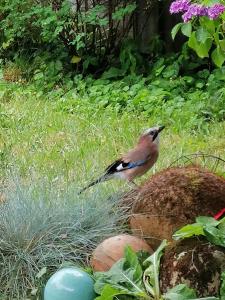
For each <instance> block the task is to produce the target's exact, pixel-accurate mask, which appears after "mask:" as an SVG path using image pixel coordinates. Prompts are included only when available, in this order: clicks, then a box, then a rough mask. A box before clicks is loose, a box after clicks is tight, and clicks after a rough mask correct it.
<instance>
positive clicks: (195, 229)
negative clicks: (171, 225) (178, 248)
mask: <svg viewBox="0 0 225 300" xmlns="http://www.w3.org/2000/svg"><path fill="white" fill-rule="evenodd" d="M194 235H204V232H203V226H202V224H198V223H194V224H189V225H186V226H184V227H182V228H181V229H179V230H178V231H176V232H175V233H174V234H173V239H174V240H179V239H184V238H188V237H191V236H194Z"/></svg>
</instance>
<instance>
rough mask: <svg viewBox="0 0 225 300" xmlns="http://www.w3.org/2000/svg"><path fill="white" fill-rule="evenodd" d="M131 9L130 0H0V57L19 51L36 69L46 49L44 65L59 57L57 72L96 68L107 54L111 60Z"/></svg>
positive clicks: (126, 32) (43, 58) (131, 2)
mask: <svg viewBox="0 0 225 300" xmlns="http://www.w3.org/2000/svg"><path fill="white" fill-rule="evenodd" d="M135 9H136V5H135V4H134V3H133V1H130V2H129V1H128V3H126V4H121V3H118V4H116V3H114V4H113V6H112V7H109V6H107V5H103V4H102V3H101V1H99V0H98V1H95V2H94V3H87V4H86V5H83V2H82V1H81V0H78V1H77V2H76V5H75V4H73V2H70V1H67V0H59V1H53V0H50V1H35V0H21V1H19V0H12V1H10V2H8V1H5V0H3V1H1V4H0V11H1V15H0V27H1V34H0V57H2V58H3V59H4V60H6V59H7V60H12V61H14V60H15V57H18V56H19V57H22V58H24V59H25V60H29V64H30V69H31V68H32V67H33V68H32V71H33V72H34V71H36V69H39V67H37V65H36V61H34V60H35V58H36V57H37V56H38V57H41V58H42V60H44V62H43V63H46V52H47V53H51V54H52V57H51V58H50V66H49V67H50V68H53V67H52V66H51V64H56V63H57V64H58V62H59V61H60V63H61V64H62V65H63V72H61V73H62V74H61V77H63V75H64V74H67V73H68V71H69V72H71V71H72V73H73V74H75V73H78V72H86V71H87V70H88V69H95V68H96V66H97V65H98V66H99V65H100V64H102V63H104V64H106V65H107V60H108V56H109V59H110V61H111V58H112V56H111V54H112V51H113V50H114V48H115V47H120V45H121V42H122V40H123V38H124V37H126V36H127V35H128V32H129V31H127V27H128V28H129V26H130V22H131V21H132V14H133V12H134V10H135ZM125 17H126V25H125V26H123V30H124V31H125V33H124V34H122V35H121V34H120V31H121V30H122V27H121V26H120V23H121V22H123V21H124V18H125ZM109 20H110V21H109ZM73 56H78V57H80V60H79V61H77V62H76V63H75V65H71V58H72V57H73ZM55 57H56V58H55ZM38 76H39V77H38V78H40V75H38ZM44 76H45V74H44ZM36 78H37V76H36ZM52 81H54V76H53V78H52ZM55 84H57V80H55Z"/></svg>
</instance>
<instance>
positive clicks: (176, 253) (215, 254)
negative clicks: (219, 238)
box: [160, 239, 225, 297]
mask: <svg viewBox="0 0 225 300" xmlns="http://www.w3.org/2000/svg"><path fill="white" fill-rule="evenodd" d="M224 269H225V251H224V249H223V248H220V247H217V246H214V245H212V244H210V243H208V242H207V241H205V240H197V239H186V240H183V241H181V242H177V243H175V242H174V243H173V244H172V245H171V246H169V247H167V248H166V251H165V254H164V255H163V258H162V263H161V269H160V284H161V289H162V291H163V292H166V291H167V290H168V289H169V288H172V287H174V286H175V285H177V284H180V283H186V284H187V285H188V286H189V287H191V288H194V289H195V290H196V291H197V293H198V296H201V297H204V296H217V295H218V293H219V288H220V275H221V271H222V270H224Z"/></svg>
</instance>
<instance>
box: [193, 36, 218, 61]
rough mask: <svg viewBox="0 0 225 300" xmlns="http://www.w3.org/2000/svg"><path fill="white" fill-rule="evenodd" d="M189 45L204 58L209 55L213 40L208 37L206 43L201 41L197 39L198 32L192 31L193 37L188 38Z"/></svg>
mask: <svg viewBox="0 0 225 300" xmlns="http://www.w3.org/2000/svg"><path fill="white" fill-rule="evenodd" d="M188 46H189V47H190V48H192V49H193V50H195V52H196V53H197V55H198V56H199V57H201V58H204V57H208V56H209V50H210V48H211V46H212V40H210V39H207V40H206V41H205V43H199V42H198V41H197V39H196V32H192V34H191V37H190V38H189V40H188Z"/></svg>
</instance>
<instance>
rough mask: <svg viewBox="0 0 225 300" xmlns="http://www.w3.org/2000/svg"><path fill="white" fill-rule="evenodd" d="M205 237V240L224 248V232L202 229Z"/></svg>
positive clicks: (207, 228) (215, 229) (216, 229)
mask: <svg viewBox="0 0 225 300" xmlns="http://www.w3.org/2000/svg"><path fill="white" fill-rule="evenodd" d="M203 230H204V233H205V236H206V238H207V240H208V241H209V242H210V243H212V244H214V245H218V246H222V247H225V234H224V231H222V230H219V229H218V228H216V227H212V226H210V227H205V228H204V229H203Z"/></svg>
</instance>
